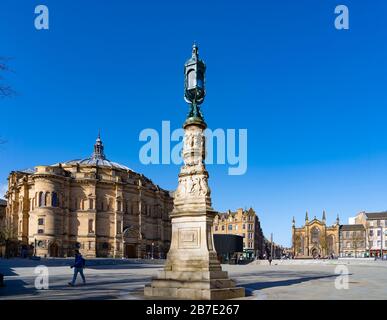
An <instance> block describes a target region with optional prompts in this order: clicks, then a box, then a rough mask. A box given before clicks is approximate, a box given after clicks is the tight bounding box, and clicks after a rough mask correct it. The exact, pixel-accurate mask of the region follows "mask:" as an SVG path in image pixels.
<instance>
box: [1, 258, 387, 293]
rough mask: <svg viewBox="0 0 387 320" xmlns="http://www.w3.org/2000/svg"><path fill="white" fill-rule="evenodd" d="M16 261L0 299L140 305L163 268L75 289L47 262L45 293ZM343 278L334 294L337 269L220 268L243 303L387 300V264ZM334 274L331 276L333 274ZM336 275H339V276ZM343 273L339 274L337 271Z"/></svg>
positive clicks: (93, 276) (95, 273)
mask: <svg viewBox="0 0 387 320" xmlns="http://www.w3.org/2000/svg"><path fill="white" fill-rule="evenodd" d="M41 262H42V261H40V263H36V264H30V263H26V264H23V263H22V262H21V261H19V260H14V259H11V260H0V272H1V273H3V274H5V282H6V287H4V288H0V299H66V300H68V299H93V300H101V299H145V297H144V295H143V288H144V285H145V284H149V283H150V281H151V278H152V277H153V276H154V275H156V273H157V271H159V270H162V268H163V265H162V264H158V265H157V264H153V263H134V262H132V263H127V264H109V265H95V266H90V267H89V268H86V269H85V275H86V279H87V284H86V285H85V286H83V285H81V284H80V283H81V280H80V279H78V281H79V282H78V285H77V286H76V287H70V286H68V285H67V283H68V282H69V281H70V280H71V278H72V269H70V268H69V267H68V266H67V265H56V264H55V263H53V262H50V263H49V265H48V270H49V275H50V278H49V289H48V290H37V289H35V285H34V282H35V277H36V275H35V274H34V270H35V267H36V266H37V265H39V264H42V263H41ZM342 266H344V267H345V268H347V269H346V270H347V272H348V289H347V290H346V289H342V290H338V289H336V288H335V281H336V280H337V279H338V276H339V275H340V272H338V271H337V270H336V268H338V266H337V265H327V264H313V265H275V264H274V265H271V266H266V265H255V264H250V265H223V266H222V267H223V270H225V271H228V272H229V275H230V278H232V279H234V280H236V283H237V286H242V287H244V288H245V290H246V292H247V293H248V296H247V297H245V298H244V299H249V300H250V299H252V300H266V299H270V300H273V299H274V300H275V299H302V300H305V299H350V300H353V299H387V288H386V283H387V264H374V265H369V264H368V265H362V264H358V265H356V264H351V265H344V264H343V265H339V268H342ZM335 271H336V272H335ZM339 271H340V270H339ZM341 272H342V271H341Z"/></svg>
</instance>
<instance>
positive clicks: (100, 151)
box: [54, 134, 134, 172]
mask: <svg viewBox="0 0 387 320" xmlns="http://www.w3.org/2000/svg"><path fill="white" fill-rule="evenodd" d="M60 164H61V165H62V166H73V165H79V166H93V167H94V166H95V167H108V168H112V169H120V170H126V171H133V170H132V169H130V168H128V167H127V166H124V165H123V164H119V163H117V162H113V161H110V160H109V159H107V158H106V156H105V153H104V146H103V143H102V140H101V137H100V134H98V137H97V140H96V141H95V144H94V152H93V153H92V155H91V156H90V157H89V158H85V159H74V160H70V161H66V162H62V163H60ZM57 165H59V163H57V164H55V165H54V166H57ZM133 172H134V171H133Z"/></svg>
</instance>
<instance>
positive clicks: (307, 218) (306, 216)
mask: <svg viewBox="0 0 387 320" xmlns="http://www.w3.org/2000/svg"><path fill="white" fill-rule="evenodd" d="M305 221H309V217H308V211H306V213H305Z"/></svg>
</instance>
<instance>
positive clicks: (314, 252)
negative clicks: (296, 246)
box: [312, 248, 319, 259]
mask: <svg viewBox="0 0 387 320" xmlns="http://www.w3.org/2000/svg"><path fill="white" fill-rule="evenodd" d="M318 255H319V251H318V249H317V248H314V249H312V257H313V258H314V259H316V258H318Z"/></svg>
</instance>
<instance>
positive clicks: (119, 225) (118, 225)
mask: <svg viewBox="0 0 387 320" xmlns="http://www.w3.org/2000/svg"><path fill="white" fill-rule="evenodd" d="M117 234H121V221H118V222H117Z"/></svg>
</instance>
